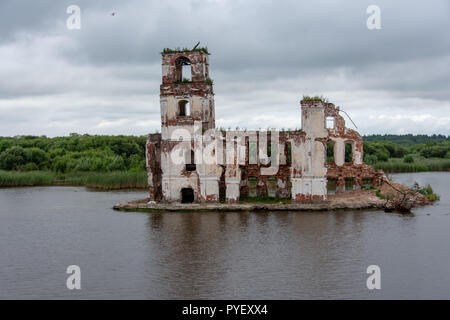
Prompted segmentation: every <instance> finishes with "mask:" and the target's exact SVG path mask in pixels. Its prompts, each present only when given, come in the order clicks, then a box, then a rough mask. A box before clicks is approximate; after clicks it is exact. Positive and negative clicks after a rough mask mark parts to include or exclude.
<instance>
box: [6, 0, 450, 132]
mask: <svg viewBox="0 0 450 320" xmlns="http://www.w3.org/2000/svg"><path fill="white" fill-rule="evenodd" d="M71 4H76V5H79V6H80V7H81V12H82V16H81V18H82V28H81V30H67V28H66V19H67V17H68V14H67V13H66V8H67V6H69V5H71ZM371 4H376V5H378V6H379V7H380V8H381V24H382V29H381V30H374V31H369V30H368V29H367V28H366V19H367V16H368V15H367V14H366V8H367V7H368V5H371ZM113 11H114V12H117V14H116V15H115V16H111V15H110V13H111V12H113ZM449 16H450V4H449V3H448V1H445V0H442V1H438V0H436V1H433V2H423V1H387V0H383V1H375V2H373V1H332V0H328V1H325V0H319V1H317V0H315V1H236V0H231V1H226V0H203V1H200V0H193V1H147V0H145V1H144V0H136V1H110V0H108V1H92V0H90V1H65V0H63V1H50V0H37V1H17V0H14V1H13V0H6V1H2V2H1V3H0V59H1V60H0V74H1V75H2V76H1V77H0V112H1V113H2V114H3V115H5V114H8V113H14V116H11V115H10V116H8V117H7V116H2V118H1V119H0V135H13V134H19V133H34V134H50V135H55V134H67V133H69V132H74V131H80V132H95V133H128V132H129V133H135V134H145V133H147V132H150V131H152V130H153V129H155V128H157V127H158V123H159V104H158V93H159V82H160V78H161V67H160V55H159V52H160V51H161V49H162V48H163V47H174V46H181V47H191V46H193V45H194V44H195V43H196V42H197V41H201V42H202V45H207V46H208V47H209V49H210V51H211V53H212V55H211V58H210V62H211V73H212V76H213V78H214V82H215V92H216V115H217V123H218V125H220V126H224V127H228V126H231V127H235V126H240V127H253V128H254V127H268V126H275V127H299V126H300V123H299V118H300V115H299V106H298V101H299V99H300V98H301V96H302V95H303V94H324V95H327V96H328V97H329V98H330V99H331V101H333V102H336V103H337V104H339V105H342V106H343V107H344V108H345V109H346V110H347V111H348V112H351V114H352V118H353V117H354V119H355V121H357V122H359V123H360V124H364V125H362V126H361V127H360V128H359V129H360V131H361V132H362V133H371V132H414V133H437V132H441V133H446V134H449V133H450V131H449V128H450V119H449V108H450V76H449V72H448V70H449V69H450V68H449V67H450V37H449V35H448V30H450V19H448V17H449ZM30 108H32V109H33V110H37V111H38V113H39V117H38V119H39V121H33V123H28V125H24V124H23V123H25V122H28V117H27V116H26V115H27V114H29V112H30V111H29V110H30ZM237 115H239V117H237ZM8 119H9V120H8ZM11 119H23V121H22V122H20V121H17V122H16V125H14V123H11ZM7 121H8V122H7ZM133 124H136V125H135V126H133ZM431 124H433V125H431ZM130 127H132V129H130Z"/></svg>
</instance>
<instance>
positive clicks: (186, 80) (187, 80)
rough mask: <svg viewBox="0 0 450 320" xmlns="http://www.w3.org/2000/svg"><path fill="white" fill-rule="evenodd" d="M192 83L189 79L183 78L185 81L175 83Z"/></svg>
mask: <svg viewBox="0 0 450 320" xmlns="http://www.w3.org/2000/svg"><path fill="white" fill-rule="evenodd" d="M191 82H192V81H191V80H189V79H188V78H183V80H176V81H175V83H176V84H180V83H191Z"/></svg>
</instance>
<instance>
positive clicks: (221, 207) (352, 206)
mask: <svg viewBox="0 0 450 320" xmlns="http://www.w3.org/2000/svg"><path fill="white" fill-rule="evenodd" d="M328 198H329V199H328V200H326V201H320V202H311V203H296V202H290V203H265V202H240V203H233V204H228V203H149V198H143V199H133V200H129V201H124V202H120V203H118V204H116V205H114V206H113V209H114V210H118V211H132V212H193V211H195V212H208V211H209V212H237V211H244V212H251V211H333V210H360V209H384V208H385V206H386V200H384V199H381V198H379V197H377V196H376V195H375V192H373V191H368V190H355V191H349V192H346V193H342V194H338V195H330V196H329V197H328Z"/></svg>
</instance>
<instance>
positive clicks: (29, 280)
mask: <svg viewBox="0 0 450 320" xmlns="http://www.w3.org/2000/svg"><path fill="white" fill-rule="evenodd" d="M393 178H394V180H396V181H399V182H403V183H406V184H409V185H412V184H413V183H414V181H417V182H419V183H421V184H426V183H431V185H432V186H433V187H434V189H435V191H436V192H438V193H439V194H440V195H441V201H440V202H439V203H438V204H437V205H434V206H430V207H426V208H421V209H416V210H415V211H414V213H413V214H409V215H400V214H396V213H385V212H383V211H355V212H351V211H346V212H331V213H327V212H323V213H164V214H162V213H158V214H150V213H123V212H117V211H113V210H111V209H110V208H111V207H112V205H113V204H114V203H116V202H119V201H122V200H127V199H131V198H137V197H143V196H145V195H146V194H145V193H144V192H92V191H88V190H86V189H84V188H72V187H43V188H14V189H0V298H2V299H29V298H39V299H57V298H81V299H90V298H97V299H196V298H198V299H311V298H319V299H330V298H331V299H336V298H340V299H355V298H357V299H379V298H388V299H393V298H395V299H404V298H406V299H412V298H419V299H431V298H444V299H449V298H450V248H449V244H450V191H449V179H450V173H420V174H399V175H393ZM73 264H75V265H79V266H80V268H81V286H82V289H81V290H73V291H70V290H68V289H66V277H67V276H68V275H67V274H66V273H65V271H66V268H67V266H69V265H73ZM371 264H377V265H379V266H380V267H381V278H382V280H381V286H382V287H381V290H375V291H376V292H374V291H369V290H368V289H367V288H366V278H367V276H368V275H367V274H366V273H365V272H366V268H367V266H368V265H371Z"/></svg>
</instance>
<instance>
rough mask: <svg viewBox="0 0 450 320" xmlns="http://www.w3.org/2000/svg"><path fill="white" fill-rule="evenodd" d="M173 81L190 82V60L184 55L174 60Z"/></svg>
mask: <svg viewBox="0 0 450 320" xmlns="http://www.w3.org/2000/svg"><path fill="white" fill-rule="evenodd" d="M175 81H176V82H190V81H192V69H191V61H189V59H188V58H186V57H179V58H178V59H177V60H175Z"/></svg>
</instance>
